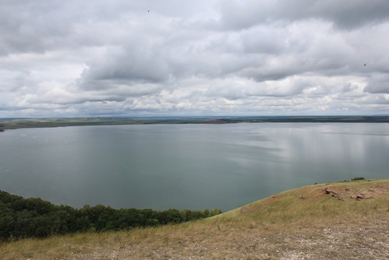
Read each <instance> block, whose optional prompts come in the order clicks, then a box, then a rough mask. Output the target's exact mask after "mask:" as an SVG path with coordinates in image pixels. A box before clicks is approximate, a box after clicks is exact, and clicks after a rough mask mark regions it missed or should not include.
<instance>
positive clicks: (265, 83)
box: [0, 0, 389, 117]
mask: <svg viewBox="0 0 389 260" xmlns="http://www.w3.org/2000/svg"><path fill="white" fill-rule="evenodd" d="M388 8H389V4H388V3H387V1H386V0H382V1H380V0H372V1H369V2H366V1H362V0H355V1H344V2H339V1H335V0H330V1H311V0H310V1H308V0H290V1H289V0H288V1H286V0H277V1H267V0H262V1H254V0H239V1H238V0H236V1H225V0H211V1H205V0H201V1H194V2H190V3H182V1H179V0H167V1H163V2H159V1H152V0H145V1H122V0H117V1H107V0H96V1H94V2H93V4H92V3H89V2H85V1H75V0H70V1H59V0H50V1H49V0H47V1H46V0H44V1H21V0H16V1H3V2H2V4H1V5H0V35H1V38H0V107H1V111H2V112H0V117H13V116H55V115H59V116H70V115H71V116H75V115H80V116H81V115H138V114H158V115H171V114H177V115H179V114H195V115H200V114H255V115H261V114H326V113H328V114H342V113H345V114H375V113H387V105H388V100H389V96H388V94H389V90H388V84H389V62H388V61H389V54H388V52H387V51H386V49H387V47H386V46H388V45H389V38H388V37H386V34H387V31H388V30H389V20H388V17H389V10H388ZM365 64H366V66H365Z"/></svg>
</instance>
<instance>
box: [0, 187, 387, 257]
mask: <svg viewBox="0 0 389 260" xmlns="http://www.w3.org/2000/svg"><path fill="white" fill-rule="evenodd" d="M388 238H389V180H371V181H370V180H359V181H349V182H339V183H328V184H318V185H312V186H306V187H301V188H298V189H294V190H289V191H285V192H282V193H279V194H275V195H273V196H271V197H268V198H265V199H262V200H259V201H256V202H254V203H251V204H248V205H246V206H243V207H241V208H238V209H235V210H232V211H229V212H226V213H223V214H221V215H218V216H215V217H211V218H208V219H204V220H200V221H193V222H188V223H184V224H179V225H168V226H161V227H154V228H141V229H134V230H131V231H127V232H107V233H89V234H88V233H84V234H75V235H66V236H58V237H51V238H47V239H41V240H39V239H24V240H19V241H14V242H7V243H2V244H0V259H388V258H389V239H388Z"/></svg>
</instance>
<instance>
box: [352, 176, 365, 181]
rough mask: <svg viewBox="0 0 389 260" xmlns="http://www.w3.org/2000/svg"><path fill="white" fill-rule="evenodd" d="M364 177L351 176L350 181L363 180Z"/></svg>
mask: <svg viewBox="0 0 389 260" xmlns="http://www.w3.org/2000/svg"><path fill="white" fill-rule="evenodd" d="M364 179H365V177H355V178H352V179H351V180H352V181H363V180H364Z"/></svg>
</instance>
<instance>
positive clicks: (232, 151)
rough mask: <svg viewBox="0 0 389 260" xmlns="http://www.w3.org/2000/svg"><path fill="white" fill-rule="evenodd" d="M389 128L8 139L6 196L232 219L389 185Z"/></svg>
mask: <svg viewBox="0 0 389 260" xmlns="http://www.w3.org/2000/svg"><path fill="white" fill-rule="evenodd" d="M388 155H389V124H374V123H369V124H346V123H342V124H335V123H329V124H305V123H261V124H232V125H133V126H85V127H66V128H46V129H18V130H9V131H6V132H4V133H0V190H4V191H7V192H10V193H13V194H17V195H21V196H25V197H41V198H42V199H45V200H49V201H51V202H53V203H55V204H67V205H71V206H74V207H78V208H80V207H82V206H83V205H85V204H90V205H96V204H104V205H110V206H111V207H114V208H123V207H125V208H153V209H161V210H162V209H168V208H177V209H186V208H188V209H200V210H202V209H205V208H209V209H211V208H220V209H222V210H223V211H227V210H230V209H233V208H236V207H239V206H243V205H245V204H247V203H250V202H253V201H255V200H258V199H261V198H264V197H267V196H270V195H272V194H274V193H277V192H280V191H283V190H286V189H291V188H295V187H299V186H302V185H310V184H313V183H315V182H318V183H321V182H330V181H339V180H345V179H347V180H348V179H351V178H353V177H358V176H364V177H365V178H389V156H388Z"/></svg>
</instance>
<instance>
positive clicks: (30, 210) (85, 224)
mask: <svg viewBox="0 0 389 260" xmlns="http://www.w3.org/2000/svg"><path fill="white" fill-rule="evenodd" d="M220 213H221V210H220V209H213V210H211V211H209V210H208V209H206V210H204V211H192V210H187V209H186V210H181V211H180V210H177V209H169V210H165V211H155V210H152V209H134V208H131V209H119V210H117V209H113V208H111V207H109V206H108V207H106V206H104V205H101V204H99V205H96V206H93V207H91V206H90V205H85V206H84V207H83V208H81V209H74V208H72V207H70V206H64V205H60V206H56V205H54V204H51V203H50V202H47V201H44V200H42V199H39V198H38V199H36V198H29V199H24V198H22V197H20V196H15V195H11V194H9V193H7V192H3V191H0V240H3V241H6V240H10V239H20V238H28V237H40V238H43V237H48V236H52V235H62V234H68V233H76V232H104V231H110V230H115V231H118V230H129V229H132V228H134V227H146V226H158V225H165V224H176V223H182V222H185V221H192V220H196V219H202V218H207V217H211V216H215V215H218V214H220Z"/></svg>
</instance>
